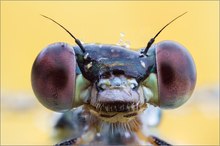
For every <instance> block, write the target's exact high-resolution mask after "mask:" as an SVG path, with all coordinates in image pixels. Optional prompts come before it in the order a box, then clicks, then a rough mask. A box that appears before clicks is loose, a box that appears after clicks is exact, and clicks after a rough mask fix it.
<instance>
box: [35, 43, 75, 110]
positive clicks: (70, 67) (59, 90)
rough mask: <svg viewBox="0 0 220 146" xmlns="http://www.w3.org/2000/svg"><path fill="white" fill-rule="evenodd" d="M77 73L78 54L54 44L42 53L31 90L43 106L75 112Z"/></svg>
mask: <svg viewBox="0 0 220 146" xmlns="http://www.w3.org/2000/svg"><path fill="white" fill-rule="evenodd" d="M75 70H76V59H75V52H74V50H73V48H72V47H71V46H70V45H68V44H65V43H55V44H51V45H49V46H48V47H46V48H45V49H44V50H42V51H41V52H40V54H39V55H38V56H37V58H36V60H35V62H34V64H33V66H32V72H31V82H32V88H33V91H34V93H35V95H36V97H37V98H38V100H39V101H40V102H41V104H43V105H44V106H45V107H47V108H48V109H51V110H54V111H60V112H62V111H66V110H70V109H72V108H73V106H74V94H75V79H76V71H75Z"/></svg>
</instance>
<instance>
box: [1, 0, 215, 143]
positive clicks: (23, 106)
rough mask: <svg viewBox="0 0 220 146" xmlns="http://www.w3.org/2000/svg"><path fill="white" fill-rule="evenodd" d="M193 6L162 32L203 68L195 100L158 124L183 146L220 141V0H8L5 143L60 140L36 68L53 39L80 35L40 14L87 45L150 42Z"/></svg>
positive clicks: (4, 20) (4, 18) (4, 11)
mask: <svg viewBox="0 0 220 146" xmlns="http://www.w3.org/2000/svg"><path fill="white" fill-rule="evenodd" d="M185 11H188V13H187V14H186V15H185V16H183V17H182V18H180V19H178V20H177V21H175V22H174V23H173V24H172V25H170V26H169V27H168V28H166V29H165V30H164V31H163V32H162V33H161V34H160V35H159V37H158V38H157V40H156V43H157V42H160V41H162V40H175V41H177V42H179V43H181V44H183V45H184V46H185V47H187V48H188V50H189V52H190V53H191V54H192V56H193V57H194V60H195V63H196V67H197V85H196V89H195V91H194V93H193V95H192V97H191V99H190V100H189V101H188V102H187V103H186V104H184V105H183V106H182V107H180V108H178V109H175V110H165V111H163V115H162V121H161V124H160V125H159V126H158V127H156V128H155V129H153V130H156V131H157V133H158V135H160V137H161V138H165V139H166V140H168V141H169V142H171V143H173V144H181V145H219V2H218V1H209V2H208V1H163V2H161V1H155V2H153V1H139V2H134V1H128V2H126V1H123V2H116V1H104V2H89V1H82V2H77V1H74V2H73V1H65V2H61V1H53V2H43V1H27V2H24V1H18V2H15V1H1V145H50V144H54V143H55V141H54V139H53V138H52V137H53V131H52V125H53V118H54V116H53V115H54V114H55V113H53V112H51V111H49V110H48V109H46V108H44V107H43V106H41V105H40V104H39V102H38V101H37V99H36V98H35V97H34V94H33V92H32V89H31V82H30V72H31V67H32V63H33V61H34V59H35V57H36V56H37V54H38V53H39V52H40V51H41V50H42V49H43V48H44V47H46V46H47V45H48V44H51V43H54V42H67V43H69V44H72V45H75V44H74V41H73V39H72V38H71V37H70V36H69V35H68V34H67V33H66V32H65V31H64V30H62V29H61V28H59V27H58V26H57V25H55V24H54V23H52V22H51V21H48V20H46V19H45V18H43V17H41V16H40V14H44V15H47V16H49V17H51V18H53V19H55V20H57V21H58V22H59V23H61V24H62V25H64V26H65V27H66V28H68V29H69V31H70V32H72V33H73V34H74V35H75V36H76V37H78V38H79V39H80V40H82V41H83V42H86V43H91V42H97V43H104V44H116V43H118V42H119V41H120V37H122V36H123V39H124V40H126V41H129V43H128V44H130V48H132V49H139V48H141V47H145V46H146V44H147V42H148V40H149V39H150V38H151V37H153V36H154V35H155V34H156V33H157V32H158V31H159V29H161V28H162V27H163V26H164V25H165V24H166V23H168V22H169V21H170V20H172V19H173V18H175V17H176V16H178V15H179V14H181V13H183V12H185Z"/></svg>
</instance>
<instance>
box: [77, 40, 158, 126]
mask: <svg viewBox="0 0 220 146" xmlns="http://www.w3.org/2000/svg"><path fill="white" fill-rule="evenodd" d="M84 48H85V53H83V54H82V52H81V51H80V50H79V48H78V47H75V48H74V50H75V52H76V56H77V62H78V65H79V68H80V70H81V71H82V75H83V76H84V77H85V78H86V79H87V80H89V81H90V82H91V83H92V87H91V88H90V92H88V94H91V95H90V96H89V95H86V96H87V97H89V98H86V97H82V98H84V99H87V101H86V102H87V103H88V104H89V108H90V110H91V113H93V114H95V115H96V116H98V117H99V118H101V119H102V120H105V121H107V122H127V121H128V120H130V119H132V118H135V117H136V116H137V115H138V114H139V113H140V112H141V111H143V110H144V109H145V108H146V106H147V105H146V104H147V103H146V97H145V96H144V91H143V90H144V89H143V88H145V89H146V90H145V91H147V92H148V93H147V94H146V96H147V98H151V97H148V96H149V95H150V96H152V95H153V92H152V91H151V89H149V88H147V87H144V86H142V85H141V83H142V82H143V80H144V79H145V78H147V77H148V76H149V74H150V73H151V72H152V73H153V71H154V70H153V68H154V64H155V61H154V59H155V57H149V58H148V57H144V56H141V54H140V53H139V52H135V51H131V50H127V49H126V48H123V47H120V46H114V45H98V44H87V45H84Z"/></svg>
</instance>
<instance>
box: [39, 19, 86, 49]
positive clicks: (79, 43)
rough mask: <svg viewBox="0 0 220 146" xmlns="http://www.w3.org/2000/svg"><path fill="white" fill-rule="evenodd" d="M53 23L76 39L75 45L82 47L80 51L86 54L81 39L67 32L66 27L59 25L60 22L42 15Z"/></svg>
mask: <svg viewBox="0 0 220 146" xmlns="http://www.w3.org/2000/svg"><path fill="white" fill-rule="evenodd" d="M41 16H43V17H45V18H47V19H49V20H51V21H53V22H54V23H56V24H57V25H59V26H60V27H62V28H63V29H64V30H65V31H66V32H67V33H68V34H69V35H70V36H71V37H72V38H74V40H75V43H76V44H77V45H78V46H79V47H80V49H81V50H82V52H83V53H85V48H84V47H83V46H82V43H81V42H80V40H79V39H77V38H76V37H75V36H74V35H73V34H72V33H71V32H69V30H67V29H66V28H65V27H64V26H62V25H61V24H59V23H58V22H56V21H55V20H53V19H52V18H50V17H47V16H45V15H41Z"/></svg>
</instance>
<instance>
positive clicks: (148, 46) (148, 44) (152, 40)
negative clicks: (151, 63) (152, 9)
mask: <svg viewBox="0 0 220 146" xmlns="http://www.w3.org/2000/svg"><path fill="white" fill-rule="evenodd" d="M186 13H187V12H185V13H183V14H181V15H179V16H177V17H176V18H174V19H173V20H172V21H170V22H169V23H167V24H166V25H165V26H164V27H163V28H162V29H161V30H160V31H159V32H158V33H157V34H156V35H155V36H154V37H153V38H151V39H150V41H149V42H148V43H147V47H146V48H145V49H144V51H143V54H145V55H146V54H147V51H148V50H149V48H150V47H151V45H152V44H153V43H154V41H155V39H156V37H157V36H158V35H159V34H160V33H161V32H162V31H163V30H164V28H166V27H167V26H168V25H170V24H171V23H172V22H173V21H175V20H176V19H178V18H179V17H181V16H183V15H185V14H186Z"/></svg>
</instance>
